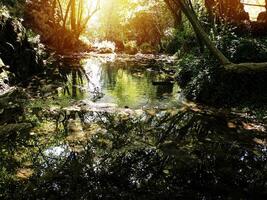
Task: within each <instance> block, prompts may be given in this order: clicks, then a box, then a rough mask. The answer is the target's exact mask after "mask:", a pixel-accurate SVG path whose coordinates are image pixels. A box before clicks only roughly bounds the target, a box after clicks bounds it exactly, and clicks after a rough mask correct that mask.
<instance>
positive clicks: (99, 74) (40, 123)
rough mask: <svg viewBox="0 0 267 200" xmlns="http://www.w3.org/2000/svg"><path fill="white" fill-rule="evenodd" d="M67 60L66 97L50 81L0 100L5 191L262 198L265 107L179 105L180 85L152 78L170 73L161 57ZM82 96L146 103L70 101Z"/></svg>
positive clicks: (266, 176) (266, 165)
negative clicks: (102, 106) (103, 106)
mask: <svg viewBox="0 0 267 200" xmlns="http://www.w3.org/2000/svg"><path fill="white" fill-rule="evenodd" d="M138 62H140V61H138ZM71 63H72V64H71V66H72V67H71V68H66V63H65V64H62V66H61V68H59V73H58V75H59V76H60V77H61V78H60V80H59V82H60V83H62V84H61V86H62V89H59V90H58V91H59V92H58V93H57V94H58V95H59V101H60V103H59V104H60V105H61V107H59V106H55V105H56V103H55V102H56V101H58V99H57V98H56V97H55V96H52V97H50V96H47V95H46V92H47V91H45V92H43V93H42V94H43V95H44V96H43V97H39V98H33V99H29V97H28V95H22V94H21V93H18V94H16V93H15V94H14V95H16V96H12V97H11V98H10V99H9V100H8V101H7V104H6V105H5V109H4V110H1V112H0V127H1V128H2V129H1V130H0V199H71V200H73V199H266V196H267V147H266V138H267V133H266V130H267V126H266V124H267V122H266V117H264V116H265V114H266V113H265V114H264V113H262V114H261V115H262V116H261V117H259V116H258V114H257V116H256V114H255V112H250V111H249V110H244V111H238V110H231V109H214V108H210V107H203V106H197V105H194V104H192V103H191V104H186V105H181V104H179V106H177V107H176V108H175V107H174V105H175V104H173V103H171V102H172V101H175V100H177V99H179V94H177V92H176V91H177V90H179V89H178V86H176V85H172V84H171V85H170V84H165V85H164V86H166V88H165V89H164V90H162V91H161V90H160V89H159V88H158V86H155V85H153V81H161V82H162V80H170V76H169V75H166V76H163V77H158V76H159V74H160V72H161V71H160V70H159V69H158V68H157V66H158V63H156V64H155V63H149V64H147V63H146V62H144V63H143V65H136V63H135V62H132V61H131V62H127V63H126V64H125V63H124V64H123V63H121V62H119V63H116V66H114V64H112V62H106V61H105V62H103V63H102V64H101V65H98V64H95V66H94V65H93V63H92V60H91V61H90V62H89V63H90V64H88V61H87V60H83V61H80V60H79V61H78V62H77V61H73V60H72V62H71ZM86 63H87V64H86ZM144 64H146V65H144ZM68 65H69V63H68ZM81 65H82V66H84V68H81V67H80V66H81ZM147 65H149V66H150V67H149V68H147ZM89 66H90V67H89ZM100 66H101V67H100ZM147 69H148V70H147ZM166 70H169V69H166ZM166 70H165V71H166ZM169 72H171V71H169ZM48 82H49V81H48ZM91 84H92V85H91ZM48 86H49V85H47V87H48ZM41 88H42V89H43V90H44V86H42V87H41ZM48 88H49V87H48ZM163 91H164V92H163ZM66 99H67V101H65V100H66ZM80 99H83V100H84V99H87V100H90V101H95V102H105V103H116V104H118V105H119V106H120V107H124V106H129V107H138V108H140V107H142V106H147V107H148V109H146V110H141V109H137V110H130V109H118V110H114V111H113V112H107V111H106V110H100V111H97V112H94V111H90V110H86V109H80V110H79V109H77V108H73V106H72V104H73V103H74V104H75V101H79V100H80ZM133 99H134V101H132V100H133ZM69 100H70V101H69ZM10 102H11V103H10ZM63 102H64V104H65V105H64V106H63ZM166 102H167V104H165V103H166ZM169 102H170V104H168V103H169ZM152 105H157V107H159V108H160V107H164V106H165V107H166V109H155V108H152ZM14 125H19V127H17V128H14ZM12 127H13V128H12ZM3 130H5V131H3Z"/></svg>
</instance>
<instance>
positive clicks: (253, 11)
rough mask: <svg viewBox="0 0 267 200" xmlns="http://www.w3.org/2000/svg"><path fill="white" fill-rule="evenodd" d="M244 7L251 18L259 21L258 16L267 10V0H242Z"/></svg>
mask: <svg viewBox="0 0 267 200" xmlns="http://www.w3.org/2000/svg"><path fill="white" fill-rule="evenodd" d="M241 3H243V4H244V9H245V11H246V12H248V14H249V17H250V20H252V21H257V17H258V15H259V14H260V13H261V12H264V11H266V9H265V7H264V6H265V0H241Z"/></svg>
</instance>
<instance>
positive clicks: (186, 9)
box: [173, 0, 267, 73]
mask: <svg viewBox="0 0 267 200" xmlns="http://www.w3.org/2000/svg"><path fill="white" fill-rule="evenodd" d="M173 2H174V3H176V5H177V7H178V6H179V7H180V8H181V10H182V11H183V13H184V14H185V16H186V17H187V18H188V20H189V21H190V23H191V25H192V26H193V28H194V31H195V32H196V34H197V35H198V36H199V37H200V39H201V40H202V41H203V43H204V44H205V45H206V46H207V48H208V49H209V50H210V52H211V53H212V54H213V55H214V56H215V57H216V58H217V59H218V60H219V62H220V63H221V65H222V67H223V68H224V69H225V70H227V71H233V72H237V73H242V72H248V71H258V72H261V71H265V72H267V62H263V63H239V64H235V63H232V62H231V61H230V60H229V59H228V58H226V57H225V56H224V54H223V53H222V52H221V51H220V50H219V49H217V48H216V46H215V45H214V44H213V42H212V41H211V40H210V38H209V36H208V34H207V33H206V32H205V31H204V29H203V27H202V25H201V22H200V21H199V20H198V18H197V16H196V15H195V12H194V11H193V10H192V6H190V5H192V2H191V0H174V1H173Z"/></svg>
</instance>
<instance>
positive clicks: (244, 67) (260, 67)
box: [223, 62, 267, 73]
mask: <svg viewBox="0 0 267 200" xmlns="http://www.w3.org/2000/svg"><path fill="white" fill-rule="evenodd" d="M223 67H224V69H225V70H226V71H229V72H235V73H250V72H257V73H258V72H267V62H263V63H239V64H234V63H232V64H228V65H224V66H223Z"/></svg>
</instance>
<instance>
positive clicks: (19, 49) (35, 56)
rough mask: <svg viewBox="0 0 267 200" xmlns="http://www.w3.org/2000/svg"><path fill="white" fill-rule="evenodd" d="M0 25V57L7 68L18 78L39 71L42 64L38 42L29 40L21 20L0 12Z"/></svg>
mask: <svg viewBox="0 0 267 200" xmlns="http://www.w3.org/2000/svg"><path fill="white" fill-rule="evenodd" d="M0 27H1V28H0V58H1V60H2V62H3V63H5V64H6V65H8V66H10V68H9V69H8V70H9V71H10V72H12V73H14V74H15V76H16V78H17V79H18V80H25V79H27V78H28V77H30V76H32V75H34V74H37V73H40V72H41V71H42V70H43V67H44V65H43V62H42V59H41V55H40V49H39V43H38V41H36V43H34V42H33V41H32V42H30V40H29V38H28V37H27V35H26V29H25V28H24V27H23V25H22V23H21V21H19V20H17V19H15V18H12V17H11V16H9V15H8V14H6V13H5V14H0ZM0 65H2V63H1V64H0Z"/></svg>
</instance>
